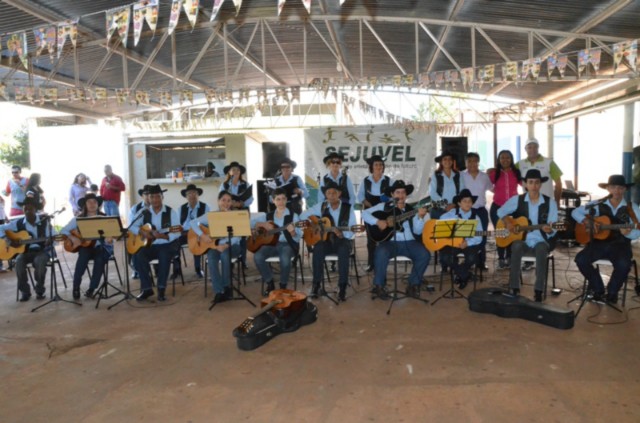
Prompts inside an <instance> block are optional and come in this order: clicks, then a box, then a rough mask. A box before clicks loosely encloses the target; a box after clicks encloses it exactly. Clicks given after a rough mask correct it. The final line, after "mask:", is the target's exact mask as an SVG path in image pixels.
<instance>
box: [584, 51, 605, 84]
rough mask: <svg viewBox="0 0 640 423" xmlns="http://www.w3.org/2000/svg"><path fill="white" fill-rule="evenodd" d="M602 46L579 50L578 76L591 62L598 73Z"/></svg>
mask: <svg viewBox="0 0 640 423" xmlns="http://www.w3.org/2000/svg"><path fill="white" fill-rule="evenodd" d="M601 53H602V50H601V49H600V48H591V49H584V50H580V51H578V77H580V76H581V75H582V72H584V71H585V69H586V68H587V66H588V65H589V64H591V66H593V70H594V71H595V72H596V73H597V72H598V69H599V68H600V55H601Z"/></svg>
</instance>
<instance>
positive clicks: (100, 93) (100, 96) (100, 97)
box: [96, 88, 108, 107]
mask: <svg viewBox="0 0 640 423" xmlns="http://www.w3.org/2000/svg"><path fill="white" fill-rule="evenodd" d="M96 100H97V101H101V102H104V106H105V107H107V100H108V97H107V89H106V88H96Z"/></svg>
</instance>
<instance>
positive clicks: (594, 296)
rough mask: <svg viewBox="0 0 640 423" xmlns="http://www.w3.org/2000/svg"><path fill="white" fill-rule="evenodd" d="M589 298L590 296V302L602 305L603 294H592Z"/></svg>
mask: <svg viewBox="0 0 640 423" xmlns="http://www.w3.org/2000/svg"><path fill="white" fill-rule="evenodd" d="M590 296H591V301H595V302H597V303H604V292H592V293H591V295H590Z"/></svg>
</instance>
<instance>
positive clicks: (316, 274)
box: [312, 236, 351, 287]
mask: <svg viewBox="0 0 640 423" xmlns="http://www.w3.org/2000/svg"><path fill="white" fill-rule="evenodd" d="M329 254H336V255H337V256H338V285H339V286H341V287H346V286H347V283H348V282H349V256H350V255H351V240H349V239H346V238H337V237H334V236H330V238H329V240H327V241H320V242H318V243H317V244H316V245H314V246H313V261H312V267H313V285H314V286H318V285H319V284H320V282H321V281H322V278H323V277H324V258H325V257H326V256H328V255H329Z"/></svg>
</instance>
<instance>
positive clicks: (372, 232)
mask: <svg viewBox="0 0 640 423" xmlns="http://www.w3.org/2000/svg"><path fill="white" fill-rule="evenodd" d="M447 204H448V201H447V200H439V201H431V200H429V199H424V200H421V201H419V202H418V203H417V204H416V205H415V206H414V207H415V208H414V209H413V210H411V211H408V212H404V213H400V214H396V215H395V217H394V215H393V211H388V212H386V211H384V210H378V211H376V212H373V217H375V218H376V219H378V220H386V221H387V227H386V229H384V230H382V229H380V228H379V227H378V225H367V226H366V227H367V232H368V233H369V237H370V238H371V239H372V240H373V241H374V242H375V243H377V244H379V243H381V242H384V241H387V240H388V239H390V238H391V237H392V236H393V233H394V232H395V230H396V229H401V224H402V222H404V221H405V220H407V219H411V218H412V217H413V216H415V215H416V214H418V212H419V211H420V209H421V208H426V209H427V212H428V211H429V210H431V209H434V208H435V209H438V208H442V207H445V206H446V205H447Z"/></svg>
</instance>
